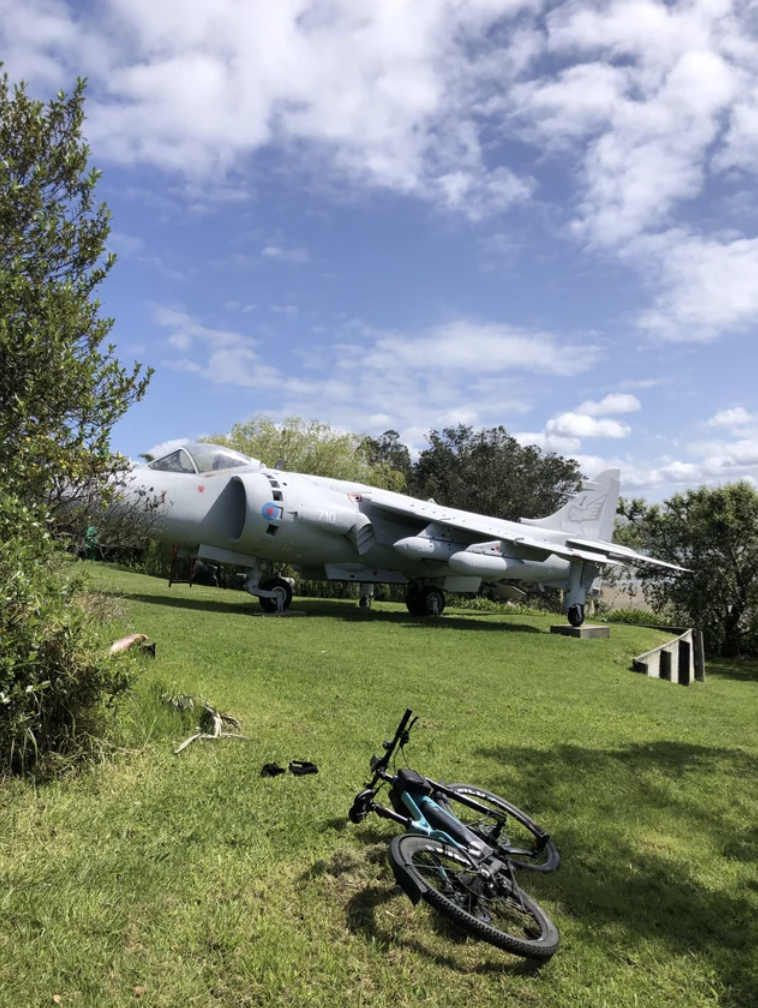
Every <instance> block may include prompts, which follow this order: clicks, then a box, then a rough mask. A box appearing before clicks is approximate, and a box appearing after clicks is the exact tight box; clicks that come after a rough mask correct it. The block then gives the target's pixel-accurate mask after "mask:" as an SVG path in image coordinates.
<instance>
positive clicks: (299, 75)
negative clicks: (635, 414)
mask: <svg viewBox="0 0 758 1008" xmlns="http://www.w3.org/2000/svg"><path fill="white" fill-rule="evenodd" d="M0 48H2V51H3V55H4V60H5V62H6V65H7V68H8V69H9V71H10V73H11V75H12V76H14V77H26V78H28V79H30V80H31V81H32V82H33V84H40V85H42V86H43V87H44V88H45V89H46V90H47V89H49V88H50V87H51V86H58V85H68V84H69V82H70V80H71V77H72V76H73V73H74V72H80V73H84V74H87V75H88V76H89V78H90V81H91V92H90V99H89V105H88V122H87V129H88V133H89V137H90V139H91V141H92V142H93V144H94V146H95V148H96V151H97V155H98V157H103V156H105V157H109V158H111V159H113V160H115V161H117V162H119V163H121V164H123V165H132V164H138V163H139V164H149V165H151V166H158V167H159V168H161V169H164V170H165V171H166V172H169V173H171V174H172V175H179V176H180V177H181V178H183V179H184V185H185V187H188V188H187V192H188V193H192V194H194V196H193V204H192V206H193V207H195V208H196V209H197V211H198V212H205V211H206V210H208V209H209V206H210V202H211V200H212V199H213V198H214V197H213V192H218V194H219V196H218V197H217V198H222V199H223V200H225V201H228V200H230V199H235V200H236V199H246V198H248V196H249V188H250V185H251V184H254V179H255V174H256V170H257V168H258V162H257V161H256V155H257V154H258V153H259V152H261V151H263V150H268V151H270V150H274V151H276V152H278V153H279V154H280V155H285V156H286V158H287V163H288V167H291V166H296V167H297V168H299V169H300V171H302V172H307V173H309V174H310V177H311V178H312V179H313V180H318V181H319V182H322V181H323V182H324V183H325V184H326V185H327V187H331V189H332V191H339V190H340V189H341V188H342V187H343V186H344V185H348V186H351V187H353V188H354V189H355V190H358V191H362V190H365V189H366V188H372V187H381V188H384V189H389V190H392V191H393V192H395V193H399V194H402V195H404V196H408V197H414V198H417V199H420V200H424V201H428V202H429V203H431V204H432V205H434V206H435V207H437V208H439V209H441V210H446V211H452V212H455V213H456V214H459V215H461V216H463V217H465V218H468V219H469V220H470V221H471V222H473V223H478V222H482V221H485V220H488V219H491V218H497V217H498V216H500V215H502V214H503V213H504V212H506V211H508V210H509V209H510V208H512V207H521V206H526V207H528V206H530V205H533V204H534V202H535V201H534V199H533V196H534V195H539V197H540V199H541V200H543V199H549V198H550V195H551V194H550V193H549V192H548V193H546V192H545V188H546V187H542V188H540V187H539V186H538V181H537V180H538V179H539V176H540V174H541V173H543V172H545V165H546V162H547V161H548V160H549V159H550V158H556V159H557V158H562V159H563V165H565V164H566V163H568V167H566V168H565V171H564V173H565V174H566V175H567V176H568V177H569V180H570V182H571V187H567V188H566V189H564V188H561V195H560V199H561V201H562V205H561V208H560V209H561V212H564V210H565V209H566V208H565V207H564V205H563V201H564V200H566V192H567V191H568V193H569V195H568V200H569V205H568V208H567V211H568V218H569V228H568V233H569V235H571V236H573V238H574V240H576V241H578V242H579V243H581V244H582V245H583V246H588V247H590V248H591V249H592V250H593V251H594V252H595V253H600V254H602V255H606V256H611V257H614V258H619V259H621V261H623V262H624V263H626V264H627V265H628V266H629V267H631V268H633V269H634V270H637V271H640V272H641V273H642V274H643V276H644V277H645V278H646V279H647V281H648V283H649V286H650V291H651V300H652V303H651V305H650V307H649V308H648V309H647V310H646V311H643V312H642V313H641V315H640V318H639V326H640V329H641V330H642V332H644V333H647V334H649V335H650V336H651V337H652V338H654V339H655V340H657V341H660V340H668V341H679V342H683V341H691V342H696V341H703V340H708V339H713V338H715V337H716V336H718V335H720V334H722V333H725V332H730V331H741V330H744V329H746V328H747V327H748V326H750V325H752V324H754V323H755V321H756V320H757V319H758V238H756V237H755V234H754V233H750V232H749V231H748V230H747V229H746V225H745V222H743V221H741V222H740V223H741V226H742V228H743V229H744V230H743V231H742V232H740V233H730V234H724V233H722V232H720V231H719V230H718V229H717V226H714V225H713V223H712V221H713V215H709V214H707V213H701V212H700V208H698V212H697V213H695V214H693V213H692V212H691V204H692V201H693V200H694V199H695V198H696V197H697V198H703V197H705V199H706V200H707V199H708V197H709V194H710V192H711V191H712V190H713V187H714V185H715V184H717V183H718V182H719V181H720V180H722V179H726V178H728V177H729V176H728V173H735V172H740V173H743V174H744V173H752V174H755V173H756V164H758V160H756V151H758V146H757V145H758V141H757V140H756V137H757V136H758V129H757V126H756V124H758V43H757V41H756V23H755V18H754V15H753V13H752V11H751V5H750V4H748V3H746V2H744V0H667V2H664V0H572V2H570V3H562V4H554V5H548V4H545V3H544V2H543V0H437V2H435V3H427V4H423V3H415V4H414V3H410V2H400V0H391V2H390V0H365V2H362V3H360V4H356V3H355V2H354V0H324V2H321V0H277V2H276V3H271V2H269V0H249V2H247V3H244V4H243V3H240V2H239V0H214V2H211V0H181V2H180V0H162V2H160V3H156V2H154V0H104V2H103V3H102V4H100V5H94V7H92V9H89V8H88V9H87V11H86V13H85V12H84V11H83V10H80V9H79V8H78V7H77V6H76V5H75V4H73V2H72V3H66V2H64V0H25V2H24V3H23V4H19V3H18V2H14V0H0ZM514 140H515V141H519V142H518V143H513V141H514ZM563 165H562V166H561V167H562V168H563ZM552 168H553V166H549V167H548V173H549V172H550V171H551V170H552ZM742 184H743V186H744V183H742ZM684 221H686V223H683V222H684ZM695 221H697V222H698V223H697V224H696V223H693V222H695ZM304 253H305V250H302V249H296V248H292V249H288V248H286V247H284V246H282V245H280V244H279V243H275V242H272V243H271V244H270V245H268V246H266V247H265V248H264V250H263V256H264V258H269V259H272V260H277V259H278V260H279V261H281V262H288V263H291V264H296V263H297V262H304V261H305V258H304V257H303V256H304Z"/></svg>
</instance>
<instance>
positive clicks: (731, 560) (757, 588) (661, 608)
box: [621, 481, 758, 657]
mask: <svg viewBox="0 0 758 1008" xmlns="http://www.w3.org/2000/svg"><path fill="white" fill-rule="evenodd" d="M621 513H622V516H623V520H624V521H625V523H626V525H627V530H626V531H627V541H628V542H631V543H634V544H636V545H637V546H638V547H639V548H642V549H643V550H644V551H645V552H648V553H650V554H651V556H656V557H659V558H660V559H661V560H669V561H670V562H671V563H675V564H679V565H680V566H682V567H686V568H688V570H690V571H691V572H692V573H691V574H685V575H672V573H671V572H670V571H666V570H665V569H662V568H655V567H644V568H641V569H640V571H639V577H641V578H642V580H643V585H644V590H645V595H646V597H647V599H648V601H649V602H650V604H651V605H652V607H653V609H654V610H655V611H656V612H661V613H664V612H665V613H667V614H668V615H669V616H670V617H671V620H672V622H675V623H678V624H680V625H684V626H696V627H698V628H699V629H701V630H702V631H703V633H704V635H705V641H706V648H707V650H708V652H709V653H710V654H715V655H722V656H724V657H734V656H735V655H738V654H758V492H756V490H755V488H754V487H753V486H751V484H750V483H748V482H745V481H741V482H738V483H728V484H726V485H725V486H720V487H707V486H701V487H698V488H697V489H694V490H688V491H686V493H683V494H682V493H677V494H674V496H673V497H671V498H669V500H666V501H664V502H663V503H662V504H652V505H649V504H647V503H646V502H645V501H644V500H628V501H622V502H621Z"/></svg>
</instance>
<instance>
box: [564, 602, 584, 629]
mask: <svg viewBox="0 0 758 1008" xmlns="http://www.w3.org/2000/svg"><path fill="white" fill-rule="evenodd" d="M566 615H567V616H568V621H569V623H570V624H571V626H574V627H580V626H581V625H582V623H584V606H583V605H578V604H574V605H572V606H569V609H568V612H567V613H566Z"/></svg>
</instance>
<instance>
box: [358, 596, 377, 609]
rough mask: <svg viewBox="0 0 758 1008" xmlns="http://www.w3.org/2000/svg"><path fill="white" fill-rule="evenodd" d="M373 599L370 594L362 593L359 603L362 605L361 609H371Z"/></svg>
mask: <svg viewBox="0 0 758 1008" xmlns="http://www.w3.org/2000/svg"><path fill="white" fill-rule="evenodd" d="M373 601H374V600H373V599H372V598H371V596H370V595H361V597H360V598H359V599H358V605H359V606H360V608H361V609H370V608H371V603H372V602H373Z"/></svg>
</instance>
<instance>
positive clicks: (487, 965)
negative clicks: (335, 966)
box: [345, 869, 541, 974]
mask: <svg viewBox="0 0 758 1008" xmlns="http://www.w3.org/2000/svg"><path fill="white" fill-rule="evenodd" d="M387 871H388V873H389V869H387ZM396 899H407V896H406V895H405V894H404V893H403V891H402V889H400V887H399V886H396V885H393V884H391V883H388V884H387V885H383V884H379V885H369V886H367V887H366V888H365V889H362V890H361V891H360V892H358V893H356V894H355V895H354V896H352V897H351V898H350V900H349V902H348V904H347V907H346V910H345V913H346V918H347V926H348V928H349V929H350V930H351V931H352V932H353V934H361V935H364V936H365V937H366V938H368V939H369V941H371V943H372V944H374V945H376V946H378V947H379V948H381V949H384V950H387V951H389V950H390V949H392V948H396V947H397V946H400V947H401V948H405V949H408V950H409V951H411V952H415V953H416V954H417V955H421V956H423V957H424V958H425V959H431V960H432V962H434V963H436V964H437V965H438V966H445V967H446V968H447V969H451V970H455V971H457V972H460V971H461V969H462V964H461V963H460V962H459V961H458V960H456V959H455V958H454V957H453V956H448V955H444V953H440V952H438V951H436V950H435V949H431V948H429V947H428V946H427V945H425V944H424V943H423V942H422V941H419V940H418V939H417V938H412V937H404V936H402V935H397V934H392V933H390V932H388V931H385V930H384V929H383V928H382V927H381V925H380V924H379V922H378V920H377V916H376V911H377V909H378V908H379V907H381V906H384V905H385V904H386V903H390V902H391V901H393V900H396ZM419 912H423V911H422V909H421V908H420V907H419ZM427 919H428V920H429V923H430V927H431V929H432V930H433V931H434V932H435V933H436V934H438V935H440V937H442V938H444V939H445V940H446V941H449V942H451V943H452V944H454V945H464V944H467V943H468V942H469V941H470V940H471V938H472V936H471V935H470V934H468V932H467V931H465V930H464V929H463V928H461V927H459V926H457V925H456V924H454V923H453V922H452V921H448V920H447V919H446V918H445V917H443V916H442V915H441V914H439V913H436V912H434V911H431V912H430V913H429V914H428V918H427ZM538 965H541V964H536V963H535V964H530V966H531V969H530V971H533V970H534V968H535V967H536V966H538ZM524 971H525V964H524V963H521V962H515V963H514V962H513V960H511V959H509V958H506V959H504V960H503V961H502V962H484V963H480V964H479V965H478V966H475V967H474V968H473V969H471V970H469V969H466V972H473V973H495V974H498V973H510V974H514V973H521V972H524Z"/></svg>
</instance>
